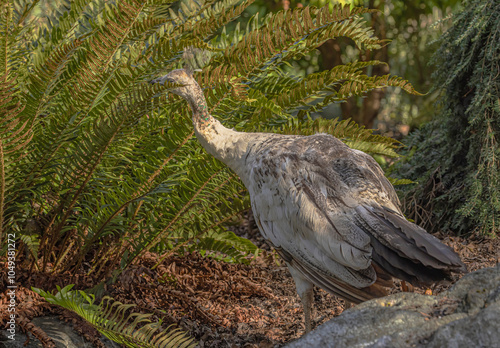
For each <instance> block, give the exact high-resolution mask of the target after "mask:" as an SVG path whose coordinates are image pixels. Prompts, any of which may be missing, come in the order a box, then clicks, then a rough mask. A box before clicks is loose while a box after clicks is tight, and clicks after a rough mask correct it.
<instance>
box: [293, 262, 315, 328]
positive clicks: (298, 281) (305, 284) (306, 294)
mask: <svg viewBox="0 0 500 348" xmlns="http://www.w3.org/2000/svg"><path fill="white" fill-rule="evenodd" d="M288 269H289V270H290V273H291V274H292V277H293V280H294V281H295V288H296V289H297V293H298V294H299V296H300V300H301V301H302V307H303V310H304V320H305V324H306V333H308V332H310V331H311V328H312V327H311V316H312V305H313V302H314V293H313V283H311V282H310V281H309V280H308V279H306V278H305V277H304V276H303V275H302V274H301V273H300V272H299V271H297V270H296V269H294V268H293V267H292V266H290V265H288Z"/></svg>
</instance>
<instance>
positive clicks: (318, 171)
mask: <svg viewBox="0 0 500 348" xmlns="http://www.w3.org/2000/svg"><path fill="white" fill-rule="evenodd" d="M253 149H254V152H253V153H252V154H250V155H248V156H247V157H246V161H247V163H245V165H247V166H248V167H249V168H251V170H250V171H249V172H248V175H247V177H245V178H243V180H244V181H245V184H246V186H247V188H248V189H249V192H250V196H251V201H252V208H253V211H254V214H255V217H256V220H257V221H258V224H259V228H260V230H261V232H262V234H263V235H264V236H265V238H266V239H268V240H269V242H270V243H271V244H272V245H273V246H275V247H276V248H277V249H278V250H281V253H282V254H283V255H285V254H286V257H287V258H289V260H290V262H294V263H296V264H297V265H298V266H297V267H296V268H297V269H299V270H301V272H302V273H305V274H306V275H307V276H308V278H309V279H310V280H311V281H312V282H314V283H315V284H317V285H318V286H321V287H322V288H324V289H325V290H329V288H337V289H338V284H337V283H339V282H340V283H345V284H349V285H351V286H354V287H355V288H364V287H367V286H370V285H371V284H373V283H374V282H375V280H376V274H375V271H374V269H373V268H372V261H376V262H377V263H378V264H379V265H380V266H381V267H382V268H383V269H384V270H385V271H388V272H389V273H391V274H392V275H394V276H397V277H399V278H401V279H404V280H409V281H413V282H417V283H419V282H422V283H428V282H432V281H435V280H437V279H442V278H443V272H445V273H446V272H448V271H449V270H450V269H453V270H460V268H461V267H462V266H463V264H462V263H461V261H460V259H459V258H458V256H456V254H455V253H454V252H453V251H452V250H451V249H450V248H448V247H447V246H445V245H444V244H442V243H440V242H439V240H438V239H436V238H435V237H433V236H431V235H429V234H428V233H426V232H425V231H424V230H423V229H421V228H419V227H418V226H416V225H415V224H412V223H410V222H408V221H407V220H406V219H405V218H404V217H403V215H402V213H401V211H400V209H399V200H398V198H397V195H396V193H395V191H394V188H393V187H392V185H391V184H390V183H389V181H388V180H387V179H386V178H385V176H384V173H383V171H382V169H381V168H380V166H379V165H378V164H377V163H376V162H375V161H374V160H373V158H372V157H371V156H369V155H367V154H365V153H363V152H361V151H356V150H352V149H350V148H349V147H348V146H346V145H345V144H343V143H342V142H341V141H339V140H338V139H336V138H334V137H331V136H329V135H325V134H319V135H315V136H309V137H293V138H288V137H286V136H282V137H278V136H276V137H270V138H269V139H268V140H266V141H265V142H264V143H262V144H261V146H254V147H253ZM285 260H286V259H285ZM287 262H289V261H287ZM290 262H289V263H290ZM332 292H334V291H332Z"/></svg>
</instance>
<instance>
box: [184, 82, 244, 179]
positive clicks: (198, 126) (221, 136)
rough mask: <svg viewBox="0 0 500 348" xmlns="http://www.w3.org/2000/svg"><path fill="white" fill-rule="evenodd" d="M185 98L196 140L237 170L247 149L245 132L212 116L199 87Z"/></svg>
mask: <svg viewBox="0 0 500 348" xmlns="http://www.w3.org/2000/svg"><path fill="white" fill-rule="evenodd" d="M198 88H199V87H198ZM187 100H188V102H189V105H190V107H191V109H192V111H193V115H192V120H193V126H194V130H195V134H196V137H197V138H198V141H199V142H200V143H201V145H202V146H203V147H204V148H205V150H207V152H208V153H210V154H211V155H212V156H214V157H215V158H217V159H218V160H220V161H221V162H223V163H225V164H226V165H228V166H229V167H230V168H231V169H233V170H235V171H236V172H238V168H239V167H241V165H240V160H241V158H242V157H243V156H244V153H245V151H246V149H247V144H246V138H247V137H246V136H245V135H246V134H245V133H241V132H237V131H234V130H232V129H228V128H226V127H224V126H223V125H222V124H221V123H220V122H219V121H218V120H216V119H215V118H214V117H212V115H211V114H210V112H209V110H208V107H207V103H206V100H205V97H204V96H203V92H202V90H201V88H199V90H197V91H195V92H194V93H192V94H191V98H188V99H187Z"/></svg>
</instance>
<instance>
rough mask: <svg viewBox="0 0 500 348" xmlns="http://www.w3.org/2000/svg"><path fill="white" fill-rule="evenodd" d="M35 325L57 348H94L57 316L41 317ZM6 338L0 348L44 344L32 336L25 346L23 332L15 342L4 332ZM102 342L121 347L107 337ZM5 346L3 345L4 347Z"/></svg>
mask: <svg viewBox="0 0 500 348" xmlns="http://www.w3.org/2000/svg"><path fill="white" fill-rule="evenodd" d="M32 322H33V324H35V325H36V326H38V327H39V328H41V329H42V330H43V331H45V333H46V334H47V335H48V336H49V337H50V338H52V340H53V341H54V343H55V345H56V348H93V347H94V345H92V344H91V343H89V342H87V341H86V340H85V339H84V338H83V337H81V336H80V335H78V333H76V331H75V330H73V328H72V327H71V325H69V324H67V323H65V322H64V321H61V320H59V318H58V317H56V316H47V317H39V318H35V319H33V321H32ZM2 334H3V336H4V337H2V339H1V341H0V348H4V347H5V348H41V347H42V344H41V343H40V341H39V340H38V339H36V338H35V337H33V335H31V334H30V341H29V343H28V345H26V346H25V345H24V343H25V342H26V340H27V336H26V335H25V334H23V333H22V332H20V331H19V332H16V334H15V340H11V339H8V338H7V335H8V333H7V332H6V331H2ZM101 342H103V343H104V345H105V346H106V347H109V348H119V347H120V345H118V344H116V343H115V342H113V341H111V340H109V339H108V338H106V337H102V338H101ZM2 344H3V345H2Z"/></svg>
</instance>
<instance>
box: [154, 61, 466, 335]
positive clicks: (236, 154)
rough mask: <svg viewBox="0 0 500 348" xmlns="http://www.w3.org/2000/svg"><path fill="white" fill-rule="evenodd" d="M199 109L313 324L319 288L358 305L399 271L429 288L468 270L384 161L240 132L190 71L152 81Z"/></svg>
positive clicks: (204, 135)
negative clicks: (411, 212) (409, 206)
mask: <svg viewBox="0 0 500 348" xmlns="http://www.w3.org/2000/svg"><path fill="white" fill-rule="evenodd" d="M165 81H168V82H171V83H175V84H178V85H182V86H181V87H177V88H175V89H172V90H171V92H172V93H175V94H177V95H179V96H181V97H182V98H184V99H185V100H186V101H187V102H188V103H189V106H190V107H191V109H192V112H193V116H192V119H193V125H194V129H195V133H196V137H197V138H198V140H199V142H200V143H201V144H202V145H203V147H204V148H205V149H206V151H208V152H209V153H210V154H211V155H213V156H214V157H215V158H217V159H219V160H220V161H222V162H224V163H225V164H226V165H228V166H229V167H230V168H231V169H232V170H234V171H235V172H236V173H237V174H238V175H239V176H240V178H241V180H242V181H243V183H244V184H245V186H246V188H247V189H248V192H249V193H250V200H251V205H252V210H253V213H254V215H255V220H256V222H257V225H258V227H259V230H260V232H261V233H262V235H263V236H264V237H265V238H266V240H267V241H268V242H269V243H270V244H271V245H272V246H273V247H274V248H275V249H276V250H277V251H278V253H279V254H280V255H281V257H282V258H283V259H284V260H285V262H286V264H287V265H288V268H289V270H290V273H291V274H292V276H293V279H294V280H295V285H296V288H297V292H298V294H299V296H300V298H301V300H302V304H303V307H304V315H305V323H306V331H310V329H311V306H312V302H313V291H312V290H313V285H316V286H319V287H320V288H322V289H324V290H326V291H328V292H330V293H332V294H334V295H336V296H339V297H341V298H343V299H345V300H347V301H350V302H352V303H359V302H362V301H366V300H369V299H372V298H375V297H380V296H384V295H386V293H387V290H386V287H388V286H391V285H392V277H396V278H399V279H401V280H404V281H408V282H410V283H412V284H417V285H429V284H432V283H435V282H438V281H441V280H445V279H447V278H449V276H450V273H451V272H464V271H465V270H466V268H465V265H464V264H463V263H462V261H461V260H460V258H459V257H458V255H457V254H456V253H455V252H454V251H453V250H452V249H451V248H449V247H448V246H446V245H444V244H443V243H441V242H440V241H439V240H438V239H437V238H435V237H434V236H432V235H430V234H428V233H427V232H426V231H425V230H423V229H422V228H420V227H419V226H417V225H415V224H413V223H411V222H409V221H407V220H406V219H405V217H404V216H403V214H402V213H401V210H400V208H399V200H398V198H397V196H396V193H395V191H394V188H393V187H392V185H391V184H390V183H389V181H388V180H387V179H386V178H385V176H384V173H383V171H382V169H381V168H380V166H379V165H378V164H377V162H376V161H375V160H374V159H373V158H372V157H371V156H369V155H367V154H365V153H364V152H361V151H358V150H353V149H351V148H349V147H348V146H347V145H345V144H344V143H343V142H341V141H340V140H338V139H336V138H334V137H333V136H331V135H328V134H316V135H311V136H298V135H280V134H270V133H242V132H237V131H234V130H231V129H228V128H226V127H224V126H223V125H222V124H221V123H220V122H219V121H217V120H216V119H215V118H213V117H212V116H211V115H210V113H209V112H208V110H207V104H206V101H205V97H204V95H203V91H202V89H201V88H200V86H199V85H198V83H197V82H196V81H195V79H194V78H193V75H192V73H191V72H190V71H189V70H187V69H178V70H174V71H172V72H170V73H168V74H167V75H165V76H163V77H161V78H158V79H156V80H153V81H151V82H152V83H162V84H163V83H164V82H165Z"/></svg>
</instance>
